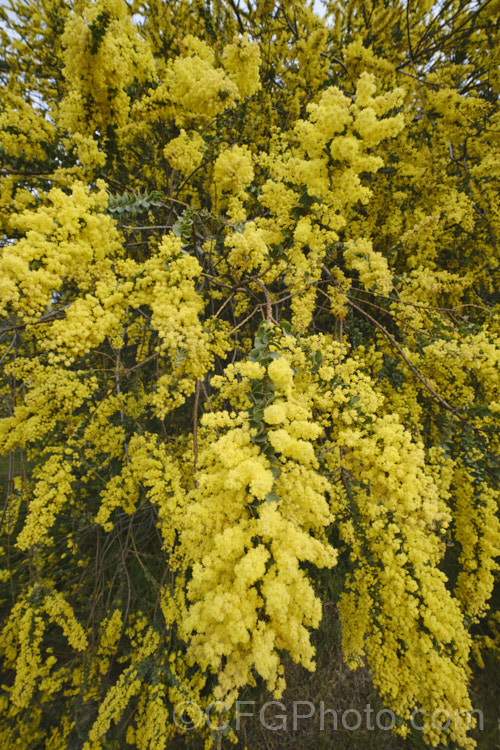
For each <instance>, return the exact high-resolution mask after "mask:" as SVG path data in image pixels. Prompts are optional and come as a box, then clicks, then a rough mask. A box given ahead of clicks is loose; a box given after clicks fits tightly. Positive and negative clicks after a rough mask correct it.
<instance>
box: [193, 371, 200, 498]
mask: <svg viewBox="0 0 500 750" xmlns="http://www.w3.org/2000/svg"><path fill="white" fill-rule="evenodd" d="M199 399H200V381H199V380H197V381H196V388H195V391H194V414H193V452H194V462H193V472H194V475H195V480H194V486H195V489H198V480H197V479H196V472H197V471H198V402H199Z"/></svg>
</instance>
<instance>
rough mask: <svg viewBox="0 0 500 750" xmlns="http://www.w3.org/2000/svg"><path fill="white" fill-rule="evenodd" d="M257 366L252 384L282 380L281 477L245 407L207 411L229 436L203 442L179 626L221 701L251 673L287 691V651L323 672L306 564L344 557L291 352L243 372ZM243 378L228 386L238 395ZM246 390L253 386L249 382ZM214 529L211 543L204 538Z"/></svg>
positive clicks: (185, 542)
mask: <svg viewBox="0 0 500 750" xmlns="http://www.w3.org/2000/svg"><path fill="white" fill-rule="evenodd" d="M255 364H256V363H255ZM239 369H240V366H235V368H234V370H235V372H238V370H239ZM249 369H250V370H251V371H252V374H253V376H254V380H253V382H255V379H258V380H260V381H261V382H263V383H265V382H268V383H270V384H271V383H272V386H273V387H274V388H275V389H276V394H278V393H279V394H280V395H279V397H278V400H277V401H276V402H274V403H273V404H271V405H269V406H266V407H265V408H264V410H263V418H264V420H265V422H267V423H268V424H273V425H274V424H275V423H276V422H279V423H280V425H283V426H280V427H279V428H274V429H272V430H270V431H269V437H268V440H269V443H268V444H269V447H270V448H272V449H273V452H274V454H275V456H276V459H275V460H276V461H277V462H278V464H279V471H278V472H276V471H273V464H272V463H270V459H269V457H268V456H269V455H270V454H269V453H264V452H263V451H262V450H261V449H260V448H259V445H258V444H257V443H254V442H253V440H252V432H251V429H250V426H249V422H248V418H247V419H243V421H242V419H241V418H242V416H243V415H242V414H241V412H240V413H239V415H238V416H237V415H236V413H234V416H233V417H231V416H230V415H228V414H227V412H226V414H225V415H221V418H216V415H207V416H206V417H204V418H203V423H204V424H206V425H207V428H208V430H209V434H210V433H211V432H212V431H213V430H214V429H215V428H216V426H218V427H217V429H218V428H222V427H223V426H224V427H226V431H225V434H224V435H220V436H219V437H218V439H216V440H215V442H213V443H212V444H210V443H205V441H204V444H205V446H206V447H204V449H203V450H202V451H201V452H200V455H199V472H198V473H197V475H196V481H197V488H196V489H195V490H194V491H193V492H192V493H191V499H190V502H189V505H188V507H187V517H188V518H189V524H188V525H186V527H185V529H184V530H183V533H182V536H181V549H182V550H183V554H184V555H185V556H186V559H187V561H188V560H191V561H192V578H191V580H190V582H189V584H188V587H187V600H188V607H187V611H186V612H185V613H184V614H183V617H182V622H181V625H180V632H181V634H182V636H183V638H185V639H186V640H187V641H188V644H189V645H188V652H187V653H188V659H189V663H196V664H198V665H199V666H200V667H201V668H202V669H207V668H208V669H211V670H212V671H214V672H217V675H218V676H217V680H218V686H217V689H216V691H215V696H216V697H218V698H220V699H224V700H225V701H228V702H230V703H231V702H233V701H234V700H235V699H236V697H237V694H238V690H239V689H240V688H241V687H243V686H244V685H245V684H247V683H248V682H249V681H252V679H253V678H252V673H253V670H255V671H256V672H257V673H258V674H259V675H260V676H261V677H262V678H263V679H265V680H266V681H267V684H268V687H269V689H270V690H273V691H274V692H275V694H276V695H280V694H281V692H282V691H283V689H284V685H285V683H284V680H283V676H282V675H283V667H282V665H281V661H280V657H279V651H280V650H286V651H288V653H290V655H291V656H292V658H293V659H294V660H295V661H297V662H300V663H302V664H303V665H304V666H305V667H307V668H308V669H313V667H314V662H313V657H314V649H313V647H312V645H311V643H310V640H309V633H308V630H307V628H308V627H316V626H317V624H318V623H319V620H320V617H321V605H320V602H319V600H318V599H317V598H316V597H315V595H314V592H313V589H312V587H311V584H310V582H309V580H308V578H307V576H306V574H305V573H304V571H303V570H302V569H301V568H300V565H299V563H300V561H303V560H307V561H309V562H311V563H313V564H315V565H317V566H320V567H323V566H327V567H330V566H332V565H334V564H335V561H336V555H335V552H334V550H333V549H332V548H331V547H330V545H329V544H327V543H326V540H325V539H324V537H323V532H324V529H325V528H326V527H327V526H328V525H329V524H330V523H331V520H332V516H331V514H330V511H329V508H328V502H327V500H326V498H325V496H326V494H327V493H328V491H329V483H328V482H327V481H326V479H324V478H323V477H321V476H320V475H319V474H318V473H317V472H316V468H317V466H318V462H317V460H316V458H315V455H314V447H313V443H314V441H315V440H317V439H318V437H319V435H320V433H321V429H320V428H319V427H318V426H317V425H316V424H314V422H313V421H312V419H311V417H312V413H311V410H310V407H308V405H307V401H306V402H305V403H304V402H303V399H301V398H300V394H299V392H298V391H297V390H296V389H295V386H294V377H293V370H292V368H291V366H290V364H289V363H288V362H287V360H286V358H285V357H279V358H277V359H273V360H272V361H271V363H270V364H269V365H268V367H267V372H266V370H264V369H263V368H262V367H259V368H256V367H255V365H254V364H253V363H242V364H241V372H242V374H243V373H244V372H245V373H248V372H249ZM235 382H237V381H234V380H233V383H231V382H228V383H227V388H226V389H224V387H223V388H222V391H223V392H225V393H227V392H228V390H231V392H233V393H234V389H235ZM251 382H252V381H251ZM239 387H240V389H241V388H244V389H246V388H248V385H247V384H246V381H245V380H242V381H241V383H240V384H239ZM222 417H223V418H222ZM231 422H233V425H231ZM236 424H239V425H240V426H235V425H236ZM207 526H209V527H210V529H211V534H210V536H207V535H205V534H204V533H202V529H204V528H206V527H207ZM223 659H224V661H222V660H223Z"/></svg>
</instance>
